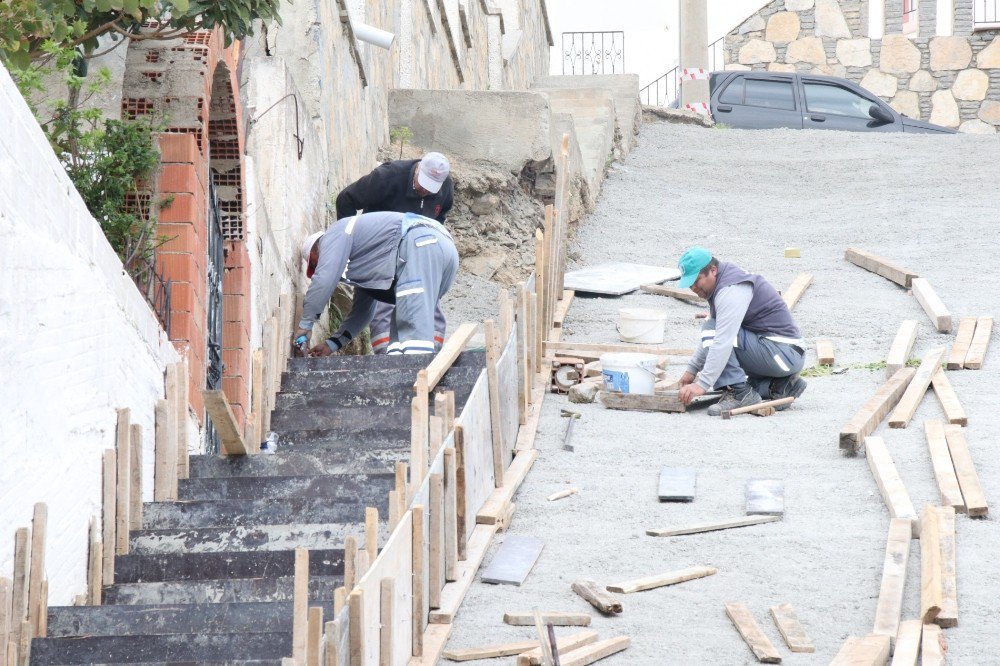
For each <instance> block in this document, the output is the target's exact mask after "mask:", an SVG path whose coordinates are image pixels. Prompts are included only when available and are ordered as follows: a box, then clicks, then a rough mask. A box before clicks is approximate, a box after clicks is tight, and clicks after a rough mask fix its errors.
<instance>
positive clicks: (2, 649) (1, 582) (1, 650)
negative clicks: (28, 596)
mask: <svg viewBox="0 0 1000 666" xmlns="http://www.w3.org/2000/svg"><path fill="white" fill-rule="evenodd" d="M10 602H11V580H10V578H4V577H3V576H0V664H3V666H6V664H7V662H6V659H7V641H8V639H9V635H10V633H11V631H10V620H11V617H10V616H11V612H10Z"/></svg>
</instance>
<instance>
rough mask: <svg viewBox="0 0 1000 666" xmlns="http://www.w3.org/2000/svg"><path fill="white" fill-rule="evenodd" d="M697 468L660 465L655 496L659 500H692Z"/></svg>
mask: <svg viewBox="0 0 1000 666" xmlns="http://www.w3.org/2000/svg"><path fill="white" fill-rule="evenodd" d="M696 477H697V470H695V469H694V468H693V467H661V468H660V483H659V486H658V488H657V492H656V494H657V496H658V497H659V498H660V501H661V502H691V501H693V500H694V491H695V482H696Z"/></svg>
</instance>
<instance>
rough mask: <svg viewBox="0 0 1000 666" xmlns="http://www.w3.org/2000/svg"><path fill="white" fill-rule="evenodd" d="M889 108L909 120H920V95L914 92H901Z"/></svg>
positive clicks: (890, 103) (893, 99)
mask: <svg viewBox="0 0 1000 666" xmlns="http://www.w3.org/2000/svg"><path fill="white" fill-rule="evenodd" d="M889 106H891V107H892V108H894V109H895V110H896V111H898V112H899V113H902V114H903V115H904V116H906V117H908V118H914V119H917V120H919V119H920V95H919V94H917V93H915V92H913V91H912V90H900V91H899V92H898V93H896V96H895V97H893V98H892V101H891V102H889Z"/></svg>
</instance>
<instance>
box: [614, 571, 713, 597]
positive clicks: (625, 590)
mask: <svg viewBox="0 0 1000 666" xmlns="http://www.w3.org/2000/svg"><path fill="white" fill-rule="evenodd" d="M718 571H719V570H718V569H716V568H715V567H705V566H696V567H688V568H687V569H681V570H679V571H671V572H669V573H665V574H660V575H658V576H649V577H647V578H637V579H636V580H630V581H627V582H624V583H615V584H613V585H608V586H607V590H608V592H617V593H619V594H631V593H632V592H644V591H646V590H653V589H656V588H658V587H664V586H666V585H676V584H677V583H684V582H686V581H689V580H694V579H696V578H704V577H705V576H712V575H714V574H716V573H718Z"/></svg>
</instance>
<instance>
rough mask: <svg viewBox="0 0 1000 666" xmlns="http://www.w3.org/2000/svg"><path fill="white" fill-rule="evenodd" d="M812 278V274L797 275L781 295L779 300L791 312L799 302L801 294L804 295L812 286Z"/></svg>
mask: <svg viewBox="0 0 1000 666" xmlns="http://www.w3.org/2000/svg"><path fill="white" fill-rule="evenodd" d="M812 281H813V276H812V273H799V274H798V275H796V276H795V279H794V280H792V284H791V285H789V287H788V289H787V290H786V291H785V293H783V294H782V295H781V298H782V299H783V300H784V301H785V305H787V306H788V309H789V310H791V309H792V308H794V307H795V304H796V303H798V302H799V299H801V298H802V294H804V293H806V289H808V288H809V285H811V284H812Z"/></svg>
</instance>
